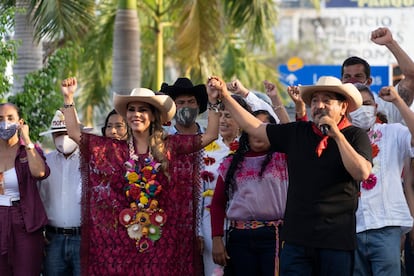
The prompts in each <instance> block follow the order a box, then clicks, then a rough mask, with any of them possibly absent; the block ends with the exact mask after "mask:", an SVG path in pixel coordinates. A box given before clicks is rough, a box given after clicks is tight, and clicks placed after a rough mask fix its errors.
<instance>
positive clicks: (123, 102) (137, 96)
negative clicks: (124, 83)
mask: <svg viewBox="0 0 414 276" xmlns="http://www.w3.org/2000/svg"><path fill="white" fill-rule="evenodd" d="M113 99H114V108H115V110H116V112H118V114H119V115H121V116H122V117H124V118H125V116H126V110H127V105H128V103H131V102H144V103H147V104H150V105H152V106H154V107H155V108H156V109H158V111H159V112H160V114H161V120H162V122H161V123H163V124H164V123H167V122H169V121H171V119H172V118H173V117H174V115H175V103H174V101H173V100H172V99H171V98H170V96H167V95H155V93H154V92H153V91H152V90H150V89H147V88H134V89H133V90H132V91H131V94H130V95H119V94H116V93H114V98H113Z"/></svg>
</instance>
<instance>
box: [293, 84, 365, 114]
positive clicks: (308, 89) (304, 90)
mask: <svg viewBox="0 0 414 276" xmlns="http://www.w3.org/2000/svg"><path fill="white" fill-rule="evenodd" d="M299 91H300V95H301V97H302V100H303V101H304V102H305V103H306V104H307V105H308V106H310V104H311V100H312V95H313V94H314V93H315V92H333V93H337V94H340V95H343V96H344V97H345V98H346V100H347V102H348V111H349V112H352V111H355V110H357V109H358V108H359V107H360V106H361V105H362V97H361V93H360V92H359V91H358V89H357V88H356V87H355V85H353V84H352V83H345V84H343V83H342V82H341V80H340V79H337V78H335V77H329V76H323V77H320V78H319V79H318V82H317V83H316V84H315V85H304V86H299Z"/></svg>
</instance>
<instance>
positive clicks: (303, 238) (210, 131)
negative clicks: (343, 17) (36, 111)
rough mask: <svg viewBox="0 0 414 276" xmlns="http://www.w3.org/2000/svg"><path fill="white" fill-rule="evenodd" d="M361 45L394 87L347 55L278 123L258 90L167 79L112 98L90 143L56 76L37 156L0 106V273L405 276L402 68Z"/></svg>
mask: <svg viewBox="0 0 414 276" xmlns="http://www.w3.org/2000/svg"><path fill="white" fill-rule="evenodd" d="M371 40H372V41H373V42H374V43H375V44H377V45H383V46H385V47H387V48H388V49H389V50H390V51H391V53H392V54H393V55H394V56H395V58H396V60H397V62H398V65H399V68H400V70H401V73H402V75H403V76H404V77H403V78H401V79H400V80H399V82H398V83H394V84H393V85H390V86H384V87H383V88H381V90H380V91H371V89H370V84H371V83H372V78H371V72H370V65H369V63H368V62H367V61H366V60H364V59H363V58H361V57H349V58H347V59H346V60H345V61H344V62H343V64H342V70H341V78H336V77H333V76H323V77H320V78H319V79H318V81H317V83H316V84H314V85H304V86H290V87H288V88H287V93H288V95H289V96H290V98H291V100H292V101H293V103H294V104H295V118H294V119H293V120H291V119H290V118H289V115H288V113H287V111H286V109H285V107H284V105H283V103H282V100H281V98H280V95H279V92H278V89H277V86H276V85H275V84H274V83H272V82H269V81H267V80H265V81H264V82H263V85H264V90H265V94H264V95H267V96H266V97H267V98H264V97H262V96H261V95H258V94H257V93H254V92H252V91H249V89H247V88H246V87H245V86H244V85H243V84H242V83H241V82H240V81H239V80H237V79H235V80H231V81H225V80H223V79H222V78H220V77H219V76H211V77H209V78H208V80H207V82H206V84H197V85H194V84H193V83H192V81H191V80H190V79H188V78H185V77H180V78H178V79H177V80H176V81H175V82H174V83H173V84H172V85H169V84H167V83H163V84H162V86H161V88H160V90H159V91H156V92H154V91H152V90H150V89H147V88H135V89H133V90H132V91H131V93H130V95H119V94H117V93H114V96H113V108H114V109H113V110H112V111H111V112H109V113H108V115H107V117H106V118H105V121H104V126H103V127H102V129H101V134H102V135H97V134H94V133H93V132H92V131H91V130H92V129H90V128H86V127H84V126H83V125H82V124H81V122H80V121H79V119H78V116H77V112H76V109H75V104H74V102H75V101H74V94H75V91H76V90H77V79H76V78H74V77H69V78H67V79H64V80H62V81H61V92H62V95H63V99H64V103H63V107H62V108H61V109H60V110H57V111H56V113H55V115H54V117H53V119H52V122H51V124H50V128H49V129H48V130H45V131H44V132H42V133H41V134H40V135H41V136H43V135H51V138H52V141H53V144H54V146H55V149H54V150H52V151H50V152H48V153H47V154H44V153H43V150H42V149H41V147H40V145H38V144H33V143H32V141H31V139H30V135H29V126H28V125H27V124H26V123H25V122H24V120H23V117H24V116H23V114H20V111H19V108H18V107H17V106H15V105H14V104H13V103H3V104H0V218H1V220H0V221H1V222H0V275H17V276H26V275H36V276H37V275H45V276H47V275H172V276H176V275H177V276H178V275H195V276H198V275H200V276H203V275H204V276H219V275H235V276H243V275H326V276H327V275H337V276H340V275H344V276H345V275H346V276H349V275H375V276H376V275H402V274H405V275H414V254H413V252H414V232H413V216H414V188H413V187H414V177H413V176H414V162H411V160H412V159H413V158H414V148H413V146H414V136H413V134H414V103H413V100H414V62H413V60H412V59H411V58H410V57H409V56H408V55H407V54H406V53H405V51H404V50H403V49H401V47H400V46H399V45H398V43H397V42H396V41H395V40H394V39H393V37H392V34H391V32H390V30H389V29H387V28H378V29H376V30H374V31H373V32H372V34H371ZM205 112H207V113H208V114H207V118H208V123H207V125H206V126H205V127H204V126H203V125H202V124H200V123H199V122H197V118H198V116H199V115H200V114H203V113H205ZM26 115H27V114H26ZM308 116H309V117H308ZM309 118H311V120H309ZM402 256H404V257H402ZM401 259H403V261H401Z"/></svg>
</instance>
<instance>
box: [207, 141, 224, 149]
mask: <svg viewBox="0 0 414 276" xmlns="http://www.w3.org/2000/svg"><path fill="white" fill-rule="evenodd" d="M219 148H220V146H219V145H218V144H217V143H216V141H214V142H211V143H210V144H208V145H207V146H205V147H204V150H205V151H215V150H218V149H219Z"/></svg>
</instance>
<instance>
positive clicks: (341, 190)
mask: <svg viewBox="0 0 414 276" xmlns="http://www.w3.org/2000/svg"><path fill="white" fill-rule="evenodd" d="M213 86H214V87H215V88H216V89H217V91H218V92H219V94H220V95H221V100H222V101H223V103H224V104H225V105H226V108H227V109H228V110H229V111H230V112H231V113H232V115H233V118H234V119H235V120H236V121H237V123H239V125H240V127H241V128H243V130H244V131H246V132H247V133H248V134H249V135H254V136H256V137H258V138H260V139H264V140H267V141H268V142H270V144H271V147H272V149H273V150H275V151H278V152H283V153H287V155H288V169H289V189H288V197H287V205H286V213H285V218H284V225H283V227H282V229H281V231H282V233H281V234H282V240H283V241H284V246H283V248H282V250H281V257H280V260H281V263H280V274H281V275H284V276H285V275H336V276H338V275H347V276H348V275H352V269H353V254H354V249H355V247H356V233H355V211H356V208H357V202H358V194H359V187H358V183H359V181H361V180H364V179H366V178H368V176H369V173H370V171H371V167H372V164H371V162H372V149H371V145H370V141H369V138H368V136H367V133H366V132H365V131H364V130H362V129H360V128H357V127H354V126H352V125H351V124H350V122H349V121H348V120H347V116H346V115H347V113H348V112H349V111H353V110H356V109H357V108H358V107H359V106H360V105H361V104H362V98H361V95H360V93H359V92H358V90H357V89H356V88H355V86H354V85H352V84H342V83H341V81H340V80H339V79H337V78H334V77H321V78H320V79H319V80H318V82H317V83H316V85H310V86H301V87H299V89H300V93H301V96H302V99H303V100H304V102H305V103H306V104H307V105H308V106H309V107H310V110H311V115H312V117H313V122H293V123H288V124H279V125H276V124H263V123H262V122H261V121H259V120H257V119H256V118H254V117H253V116H252V115H250V114H249V113H248V112H245V111H244V110H242V108H240V107H239V106H238V104H237V103H235V102H234V100H233V99H232V98H231V97H230V94H229V93H228V92H227V89H226V85H225V84H224V82H223V81H222V80H221V79H219V78H216V82H215V83H213ZM321 128H322V129H323V130H324V131H326V133H325V134H324V133H323V132H322V131H321ZM264 204H272V203H271V202H264Z"/></svg>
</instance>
